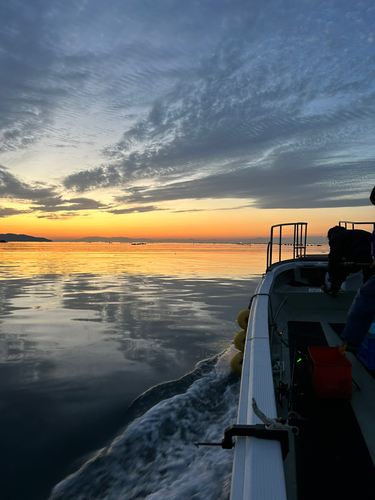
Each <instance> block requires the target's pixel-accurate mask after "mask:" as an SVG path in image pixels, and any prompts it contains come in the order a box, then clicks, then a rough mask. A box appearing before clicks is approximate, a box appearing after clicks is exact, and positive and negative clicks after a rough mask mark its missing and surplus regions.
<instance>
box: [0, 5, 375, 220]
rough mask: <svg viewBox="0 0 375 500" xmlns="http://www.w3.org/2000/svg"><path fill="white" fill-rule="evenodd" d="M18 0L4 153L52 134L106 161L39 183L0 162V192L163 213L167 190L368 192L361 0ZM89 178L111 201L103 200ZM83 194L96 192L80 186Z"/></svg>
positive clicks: (176, 195) (262, 204)
mask: <svg viewBox="0 0 375 500" xmlns="http://www.w3.org/2000/svg"><path fill="white" fill-rule="evenodd" d="M21 3H22V2H21ZM23 5H24V8H23V9H16V7H15V6H14V4H13V3H12V2H6V7H5V10H4V17H3V25H4V26H6V28H4V29H3V30H2V31H1V33H0V43H1V47H2V53H1V54H2V57H1V58H0V69H1V71H2V74H3V75H4V79H3V81H2V83H1V86H0V92H1V95H2V96H3V98H2V100H1V103H0V133H2V141H1V142H0V144H1V145H0V152H1V151H3V152H4V153H5V152H7V154H10V152H12V151H18V150H24V149H25V148H26V149H27V148H28V147H30V144H35V143H38V144H41V145H42V144H43V143H44V142H43V141H47V142H48V141H50V142H49V144H51V143H53V144H55V146H54V147H55V149H56V150H61V147H59V148H58V147H57V146H56V145H58V146H65V145H67V144H69V145H70V147H74V148H75V150H77V155H79V154H80V153H79V151H80V150H81V148H82V151H83V150H86V149H87V148H88V147H91V145H95V144H100V147H101V159H100V160H98V161H97V162H94V163H93V162H91V163H90V164H88V165H87V166H82V165H84V162H83V161H82V158H83V156H82V158H81V159H80V161H79V162H77V167H76V168H73V167H72V166H71V164H69V173H68V174H67V175H65V176H64V175H63V176H62V179H61V185H59V186H57V181H55V183H52V182H50V183H49V184H44V183H43V180H41V178H40V177H38V175H39V174H38V173H37V171H36V173H35V183H34V184H33V185H31V184H30V185H29V184H27V183H26V182H24V181H21V180H19V179H20V177H19V176H16V175H12V174H10V172H9V169H8V170H7V169H6V168H3V169H1V171H0V176H1V182H2V184H1V185H0V190H1V196H2V197H4V198H17V197H18V198H19V199H20V200H26V199H27V200H31V201H32V202H33V203H32V204H31V205H30V209H31V210H38V211H39V212H50V213H56V214H57V213H58V212H63V211H65V210H66V211H69V212H72V213H75V212H78V211H85V210H94V211H95V210H106V211H108V212H110V213H112V214H114V215H120V214H121V215H124V214H130V213H136V212H138V213H139V212H149V211H154V210H160V209H161V208H163V205H162V204H163V203H164V202H168V206H170V207H171V208H170V209H171V210H174V209H173V201H177V200H203V199H215V200H220V199H226V200H227V199H234V200H236V199H239V200H247V202H245V204H244V205H247V204H248V205H249V206H255V207H258V208H316V207H350V206H361V205H364V204H367V203H368V200H367V198H368V190H369V186H370V187H371V186H372V185H373V184H374V181H375V178H374V171H375V168H374V167H375V146H374V140H373V128H374V127H373V123H374V118H375V100H374V95H375V83H374V82H375V79H374V78H373V76H374V74H375V55H374V46H375V45H374V43H375V28H374V26H375V9H374V8H373V7H372V6H371V4H370V3H368V2H362V3H353V2H352V1H349V0H341V1H340V2H328V3H327V2H325V1H319V0H317V1H314V2H301V1H297V0H291V1H289V2H281V1H277V0H267V1H262V2H261V1H256V2H251V3H250V4H249V2H245V1H244V0H243V1H242V0H234V1H233V2H230V3H228V2H226V1H224V0H217V1H215V2H211V1H210V0H204V1H202V2H197V3H195V4H194V5H191V4H190V3H189V2H187V3H186V5H185V4H184V3H181V2H179V1H177V0H176V1H169V0H168V1H167V0H158V1H157V2H153V3H150V2H147V1H146V0H138V1H135V0H130V1H129V2H126V4H124V3H123V2H119V1H116V0H109V1H108V2H107V3H106V5H105V7H104V5H103V3H102V2H100V1H99V0H93V1H91V2H89V3H86V2H78V3H76V2H74V3H73V2H70V1H69V0H68V1H67V2H64V3H63V4H62V3H61V4H60V3H53V5H52V4H51V5H49V4H38V5H34V4H33V5H30V3H24V4H23ZM21 33H22V36H21ZM114 124H115V125H114ZM75 131H76V134H75ZM85 134H86V135H85ZM115 136H117V139H116V140H115ZM83 137H84V140H83ZM57 154H59V153H57ZM82 155H83V153H82ZM76 158H79V156H76ZM1 186H3V187H1ZM38 190H39V191H40V193H39V195H38ZM99 190H100V192H101V193H103V190H104V191H107V192H108V196H107V198H106V199H109V197H112V202H111V203H110V205H109V204H102V203H101V202H100V200H98V199H97V197H98V194H97V193H98V192H99ZM82 193H90V195H89V196H88V197H87V198H77V197H76V194H79V196H80V195H81V194H82ZM171 202H172V203H171ZM216 205H217V204H216ZM225 206H226V205H225ZM225 206H223V208H225ZM233 206H234V207H235V206H238V204H236V203H235V202H234V203H233ZM241 206H242V204H241ZM200 209H201V208H199V207H198V208H197V207H195V208H194V210H200ZM175 211H176V212H178V211H181V210H175ZM182 211H183V210H182Z"/></svg>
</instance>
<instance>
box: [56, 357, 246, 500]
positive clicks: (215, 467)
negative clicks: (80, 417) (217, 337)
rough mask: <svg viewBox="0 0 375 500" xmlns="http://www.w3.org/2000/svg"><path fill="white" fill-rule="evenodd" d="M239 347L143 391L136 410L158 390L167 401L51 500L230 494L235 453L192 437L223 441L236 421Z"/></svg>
mask: <svg viewBox="0 0 375 500" xmlns="http://www.w3.org/2000/svg"><path fill="white" fill-rule="evenodd" d="M233 353H234V349H233V347H231V348H230V349H228V350H227V351H225V352H224V353H222V354H221V355H220V356H217V357H215V358H212V359H209V360H205V361H202V362H201V363H199V364H198V365H197V367H196V369H195V370H194V371H193V372H192V373H191V374H188V375H187V376H185V377H183V378H182V379H180V380H179V381H174V382H168V383H166V384H161V385H160V386H157V387H154V388H153V389H151V390H150V391H147V393H145V394H144V395H142V396H141V397H140V398H138V399H137V400H136V401H135V403H134V404H133V405H132V406H134V414H137V413H139V412H140V408H142V407H145V406H147V405H148V406H150V401H153V400H154V398H155V397H156V398H157V397H158V395H159V399H161V398H162V400H161V401H159V402H157V403H156V404H154V405H153V406H152V407H151V408H150V409H149V410H148V411H146V413H144V414H143V415H142V416H140V417H138V418H137V419H136V420H134V421H133V422H132V423H131V424H130V425H129V426H128V427H127V429H126V430H125V432H124V433H123V434H122V435H121V436H119V437H118V438H116V439H115V440H114V442H113V443H112V444H111V445H110V446H108V447H107V448H105V449H103V450H101V451H100V452H98V453H97V455H96V456H95V457H93V458H92V459H91V460H90V461H89V462H87V463H86V464H85V465H84V466H83V467H82V468H81V469H80V470H79V471H78V472H76V473H75V474H73V475H72V476H69V477H68V478H66V479H65V480H64V481H62V482H61V483H59V484H58V485H57V486H56V487H55V488H54V490H53V491H52V494H51V497H50V500H73V499H74V500H104V499H105V500H135V499H137V500H141V499H142V500H143V499H147V500H169V499H170V500H172V499H179V500H188V499H189V500H190V499H195V500H199V499H205V500H207V499H208V500H210V499H211V500H226V499H228V498H229V490H230V479H231V471H232V461H233V452H232V451H231V450H222V449H221V448H220V447H201V448H199V449H198V448H196V447H195V446H194V442H196V441H208V442H220V441H221V439H222V437H223V432H224V429H225V428H226V427H228V426H229V425H231V424H234V423H235V421H236V415H237V408H238V395H239V378H238V376H236V375H234V374H233V373H232V372H231V369H230V358H231V356H232V355H233ZM186 386H187V387H186ZM181 391H183V392H181ZM173 392H175V394H174V395H172V396H170V397H168V399H165V396H166V394H167V393H169V394H170V393H173Z"/></svg>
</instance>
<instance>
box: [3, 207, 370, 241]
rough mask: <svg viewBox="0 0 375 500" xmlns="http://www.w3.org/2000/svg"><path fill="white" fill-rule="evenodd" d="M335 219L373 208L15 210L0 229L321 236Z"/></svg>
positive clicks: (76, 234) (136, 235)
mask: <svg viewBox="0 0 375 500" xmlns="http://www.w3.org/2000/svg"><path fill="white" fill-rule="evenodd" d="M340 220H348V221H352V220H353V221H372V220H375V211H374V209H373V207H371V206H369V207H356V208H350V209H338V208H335V209H309V210H307V209H306V210H284V209H283V210H281V209H278V210H259V209H255V208H243V209H237V210H235V209H232V210H231V209H228V210H204V211H190V212H189V211H186V212H172V211H168V210H160V211H153V212H144V213H134V214H127V215H113V214H109V213H104V212H100V213H98V212H91V213H88V215H86V216H76V217H71V218H66V219H47V218H37V217H35V215H31V214H27V215H17V216H12V217H7V218H3V220H2V228H1V231H0V232H1V233H15V234H27V235H31V236H38V237H44V238H48V239H51V240H56V241H64V240H69V239H79V238H83V237H88V236H102V237H106V238H111V237H112V238H115V237H126V238H130V239H133V240H137V239H141V238H147V239H154V240H163V239H180V240H186V239H189V238H192V239H201V240H209V239H210V240H212V239H214V240H238V241H242V240H244V241H249V240H251V239H252V238H254V239H255V238H258V237H262V238H268V236H269V232H270V227H271V225H275V224H281V223H286V222H307V223H308V234H309V236H325V235H326V234H327V230H328V228H329V227H332V226H333V225H336V224H337V223H338V222H339V221H340Z"/></svg>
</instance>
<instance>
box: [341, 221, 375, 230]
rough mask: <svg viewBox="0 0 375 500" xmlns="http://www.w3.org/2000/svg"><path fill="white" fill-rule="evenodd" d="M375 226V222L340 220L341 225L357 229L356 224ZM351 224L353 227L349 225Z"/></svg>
mask: <svg viewBox="0 0 375 500" xmlns="http://www.w3.org/2000/svg"><path fill="white" fill-rule="evenodd" d="M366 224H367V225H369V224H370V225H372V226H375V222H350V221H347V220H340V222H339V226H342V227H344V228H345V229H355V226H365V225H366ZM349 226H351V227H349Z"/></svg>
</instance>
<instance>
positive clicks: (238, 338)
mask: <svg viewBox="0 0 375 500" xmlns="http://www.w3.org/2000/svg"><path fill="white" fill-rule="evenodd" d="M245 340H246V332H245V331H244V330H241V331H240V332H238V333H236V335H235V337H234V345H235V346H236V347H237V349H238V350H239V351H241V352H244V350H245Z"/></svg>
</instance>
